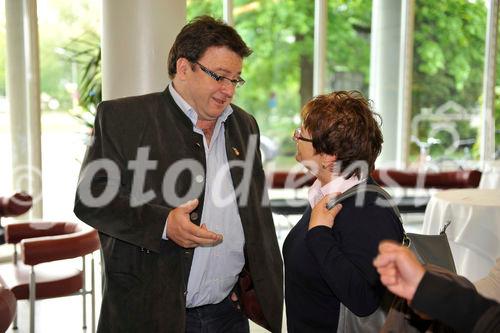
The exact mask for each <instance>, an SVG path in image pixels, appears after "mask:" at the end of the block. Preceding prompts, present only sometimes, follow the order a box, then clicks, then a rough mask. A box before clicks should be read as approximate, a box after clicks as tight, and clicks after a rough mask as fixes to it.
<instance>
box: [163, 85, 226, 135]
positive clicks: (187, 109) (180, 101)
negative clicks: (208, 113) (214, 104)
mask: <svg viewBox="0 0 500 333" xmlns="http://www.w3.org/2000/svg"><path fill="white" fill-rule="evenodd" d="M168 91H169V92H170V94H171V95H172V98H173V99H174V101H175V103H176V104H177V106H179V108H180V109H181V110H182V112H184V114H185V115H186V116H187V117H188V118H189V120H191V122H192V123H193V126H195V127H196V122H197V121H198V114H197V113H196V111H195V110H194V109H193V107H192V106H191V105H189V103H188V102H186V100H185V99H184V98H182V96H181V95H180V94H179V93H178V92H177V90H175V88H174V85H173V83H170V84H169V85H168ZM231 113H233V108H232V107H231V105H228V106H226V108H225V109H224V112H222V114H221V115H220V116H219V118H218V119H217V121H218V122H219V121H220V122H224V121H226V119H227V117H229V115H230V114H231Z"/></svg>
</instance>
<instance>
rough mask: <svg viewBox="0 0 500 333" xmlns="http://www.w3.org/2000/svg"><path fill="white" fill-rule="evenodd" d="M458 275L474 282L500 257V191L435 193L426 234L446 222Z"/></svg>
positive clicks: (428, 215)
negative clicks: (448, 224)
mask: <svg viewBox="0 0 500 333" xmlns="http://www.w3.org/2000/svg"><path fill="white" fill-rule="evenodd" d="M448 221H451V224H450V226H449V227H448V229H446V234H447V236H448V240H449V242H450V247H451V251H452V253H453V258H454V260H455V265H456V267H457V273H458V274H460V275H464V276H465V277H467V278H468V279H470V280H471V281H477V280H478V279H480V278H482V277H484V276H486V275H487V274H488V272H489V270H490V269H491V267H493V265H494V263H495V260H496V258H498V257H500V190H498V189H454V190H445V191H439V192H436V193H434V195H433V196H432V197H431V200H430V201H429V204H428V205H427V209H426V210H425V217H424V224H423V228H422V231H423V233H424V234H429V235H434V234H438V233H439V232H440V231H441V229H442V228H443V226H444V225H445V224H446V222H448Z"/></svg>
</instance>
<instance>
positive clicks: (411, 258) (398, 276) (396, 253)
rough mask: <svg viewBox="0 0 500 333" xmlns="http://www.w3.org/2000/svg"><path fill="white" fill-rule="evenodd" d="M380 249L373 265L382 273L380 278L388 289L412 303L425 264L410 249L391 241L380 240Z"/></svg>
mask: <svg viewBox="0 0 500 333" xmlns="http://www.w3.org/2000/svg"><path fill="white" fill-rule="evenodd" d="M378 251H379V255H378V256H377V257H376V258H375V260H374V261H373V265H374V266H375V267H376V268H377V271H378V272H379V274H380V280H381V281H382V283H383V284H384V285H385V286H386V287H387V289H389V290H390V291H391V292H393V293H394V294H396V295H398V296H400V297H403V298H405V299H406V300H407V301H408V302H409V303H410V302H411V301H412V300H413V296H414V295H415V291H416V290H417V287H418V285H419V283H420V281H421V280H422V278H423V276H424V273H425V268H424V266H422V264H421V263H420V262H419V261H418V259H417V258H416V257H415V255H414V254H413V253H412V252H411V251H410V249H408V248H407V247H405V246H401V245H399V244H396V243H394V242H391V241H382V242H380V244H379V246H378Z"/></svg>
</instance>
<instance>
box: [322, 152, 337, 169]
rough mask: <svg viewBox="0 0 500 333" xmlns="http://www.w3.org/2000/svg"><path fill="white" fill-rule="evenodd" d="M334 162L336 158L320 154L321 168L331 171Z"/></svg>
mask: <svg viewBox="0 0 500 333" xmlns="http://www.w3.org/2000/svg"><path fill="white" fill-rule="evenodd" d="M336 160H337V156H335V155H328V154H321V155H320V161H321V168H323V169H328V170H330V171H333V166H334V164H335V161H336Z"/></svg>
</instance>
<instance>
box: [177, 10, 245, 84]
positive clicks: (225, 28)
mask: <svg viewBox="0 0 500 333" xmlns="http://www.w3.org/2000/svg"><path fill="white" fill-rule="evenodd" d="M212 46H225V47H227V48H228V49H230V50H231V51H233V52H234V53H236V54H238V55H239V56H240V57H242V58H245V57H248V56H249V55H250V54H252V50H251V49H250V48H249V47H248V46H247V45H246V44H245V42H244V41H243V39H241V36H240V35H239V34H238V33H237V32H236V30H235V29H234V28H233V27H231V26H229V25H227V24H226V23H224V22H223V21H221V20H216V19H214V18H213V17H210V16H198V17H196V18H195V19H193V20H192V21H191V22H189V23H188V24H186V25H185V26H184V27H183V28H182V30H181V32H180V33H179V34H178V35H177V37H176V38H175V42H174V45H173V46H172V48H171V49H170V53H169V55H168V75H169V77H170V78H171V79H173V78H174V76H175V74H176V73H177V59H179V58H186V59H187V60H189V61H191V62H196V61H198V60H199V59H200V58H201V57H202V56H203V54H204V53H205V51H206V50H207V49H208V48H209V47H212Z"/></svg>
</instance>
